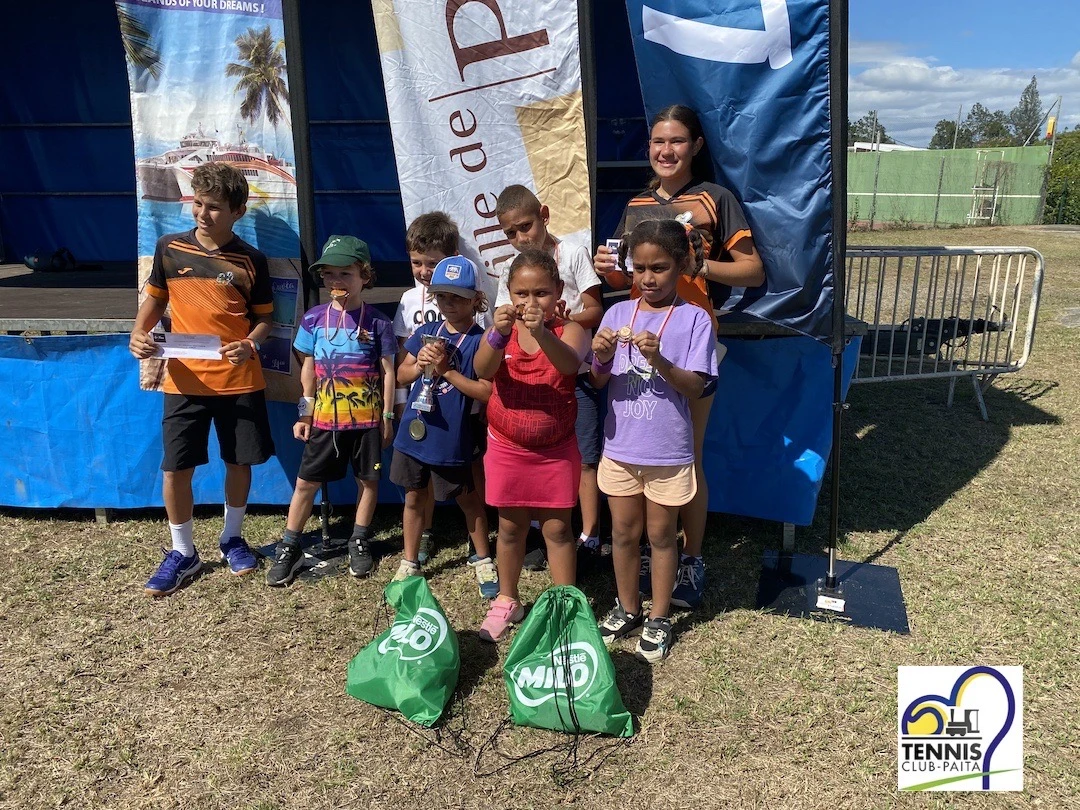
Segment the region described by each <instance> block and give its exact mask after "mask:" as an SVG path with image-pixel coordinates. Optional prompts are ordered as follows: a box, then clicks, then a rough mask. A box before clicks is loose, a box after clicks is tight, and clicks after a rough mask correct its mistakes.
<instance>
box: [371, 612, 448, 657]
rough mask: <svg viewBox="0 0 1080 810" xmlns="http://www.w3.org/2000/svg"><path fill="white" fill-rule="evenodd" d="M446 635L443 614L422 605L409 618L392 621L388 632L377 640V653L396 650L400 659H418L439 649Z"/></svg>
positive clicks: (446, 629) (384, 653) (383, 653)
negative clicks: (380, 639)
mask: <svg viewBox="0 0 1080 810" xmlns="http://www.w3.org/2000/svg"><path fill="white" fill-rule="evenodd" d="M448 635H449V633H448V628H447V626H446V619H445V618H443V615H442V614H441V613H439V611H437V610H432V609H431V608H426V607H422V608H420V609H419V610H418V611H417V612H416V615H415V616H413V617H412V618H411V619H408V620H403V621H395V622H394V626H393V627H391V628H390V634H389V635H388V636H387V637H386V638H384V639H383V640H382V641H380V642H379V654H380V655H386V654H387V653H388V652H392V651H393V650H397V651H398V657H399V658H400V659H401V660H402V661H418V660H420V659H421V658H426V657H427V656H429V655H431V654H432V653H433V652H435V650H437V649H439V647H441V646H442V644H443V642H445V641H446V638H447V636H448Z"/></svg>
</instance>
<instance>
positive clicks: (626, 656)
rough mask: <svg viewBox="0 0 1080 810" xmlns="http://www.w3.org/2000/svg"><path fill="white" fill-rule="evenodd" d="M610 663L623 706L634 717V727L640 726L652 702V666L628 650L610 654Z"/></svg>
mask: <svg viewBox="0 0 1080 810" xmlns="http://www.w3.org/2000/svg"><path fill="white" fill-rule="evenodd" d="M635 643H636V642H635ZM611 662H612V663H613V664H614V665H615V683H616V684H617V685H618V687H619V694H620V695H621V696H622V701H623V705H624V706H625V707H626V710H627V711H628V712H630V714H632V715H633V716H634V721H635V725H636V726H640V722H639V721H640V718H641V716H642V715H643V714H645V711H646V709H648V708H649V703H650V701H652V694H653V668H652V665H651V664H649V663H647V662H646V661H642V660H641V659H640V658H638V657H637V656H636V655H634V653H633V652H631V651H630V650H615V651H614V652H612V653H611Z"/></svg>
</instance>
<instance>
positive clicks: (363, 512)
mask: <svg viewBox="0 0 1080 810" xmlns="http://www.w3.org/2000/svg"><path fill="white" fill-rule="evenodd" d="M311 269H312V270H315V271H316V272H318V273H319V275H320V276H322V282H323V286H324V287H325V288H326V289H327V290H328V291H329V293H330V302H329V303H327V304H319V305H318V306H316V307H313V308H312V309H310V310H308V311H307V313H305V314H304V317H303V319H302V320H301V321H300V328H299V329H298V330H297V331H296V340H295V341H294V342H293V346H294V348H295V349H296V351H297V352H299V353H300V354H301V355H303V357H304V364H303V367H302V368H301V370H300V383H301V385H302V386H303V394H304V395H303V396H302V397H301V398H300V402H299V416H298V419H297V422H296V424H295V425H293V435H294V436H295V437H296V438H297V439H299V440H300V441H302V442H304V456H303V459H302V460H301V462H300V470H299V471H298V472H297V474H296V489H295V490H294V491H293V496H292V501H291V502H290V503H289V516H288V518H287V522H286V524H285V534H284V536H283V537H282V539H281V542H280V543H278V547H277V554H276V555H275V557H274V564H273V565H272V566H271V568H270V571H269V572H268V573H267V575H266V582H267V584H268V585H275V586H282V585H288V584H289V583H290V582H292V580H293V577H294V576H295V575H296V571H297V569H298V568H300V566H301V565H302V563H303V554H302V553H301V551H300V533H301V532H302V531H303V530H304V524H306V523H307V520H308V517H309V516H310V515H311V507H312V505H313V504H314V502H315V493H317V492H318V491H319V487H320V486H321V485H322V484H323V483H326V482H329V481H337V480H338V479H340V478H343V477H344V476H345V472H346V470H347V468H348V466H349V465H350V464H351V465H352V469H353V474H354V475H355V476H356V480H357V484H358V486H359V490H360V494H359V499H358V501H357V505H356V521H355V526H354V528H353V532H352V536H351V537H350V538H349V572H350V573H351V574H352V575H353V576H355V577H362V576H366V575H367V574H369V573H371V568H372V565H373V560H372V556H371V550H370V549H369V548H368V533H369V528H368V527H369V525H370V524H371V519H372V516H373V515H374V513H375V505H376V504H377V502H378V498H379V477H380V475H381V468H382V451H383V448H384V447H388V446H389V445H390V442H391V441H392V440H393V437H394V428H393V424H394V423H393V419H394V414H393V413H392V412H391V410H390V406H391V403H393V401H394V356H395V354H396V353H397V341H396V340H395V339H394V329H393V325H392V324H391V322H390V319H389V318H387V317H386V316H385V315H383V314H382V313H381V312H379V311H378V310H377V309H376V308H375V307H373V306H368V305H367V304H366V303H365V302H364V300H363V299H362V297H361V295H362V293H363V291H364V289H366V288H367V287H370V286H373V284H374V279H375V274H374V272H373V271H372V269H371V253H370V252H369V251H368V246H367V244H366V243H365V242H363V241H362V240H360V239H357V238H356V237H354V236H331V237H330V238H329V239H328V240H327V242H326V245H325V246H324V247H323V253H322V257H321V258H320V259H319V260H318V261H317V262H315V263H314V264H313V265H311Z"/></svg>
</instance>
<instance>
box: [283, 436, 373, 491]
mask: <svg viewBox="0 0 1080 810" xmlns="http://www.w3.org/2000/svg"><path fill="white" fill-rule="evenodd" d="M350 462H352V468H353V475H355V476H356V477H357V478H359V479H360V480H361V481H378V480H379V478H380V477H381V476H382V431H381V430H380V429H379V428H377V427H373V428H364V429H363V430H320V429H319V428H317V427H312V428H311V438H309V439H308V440H307V444H305V445H304V457H303V458H302V459H301V461H300V471H299V472H297V474H296V477H297V478H303V479H304V480H305V481H317V482H318V483H320V484H323V483H327V482H329V481H338V480H340V479H342V478H344V477H345V471H346V468H347V467H348V465H349V463H350Z"/></svg>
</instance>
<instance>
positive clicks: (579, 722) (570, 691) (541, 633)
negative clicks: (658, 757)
mask: <svg viewBox="0 0 1080 810" xmlns="http://www.w3.org/2000/svg"><path fill="white" fill-rule="evenodd" d="M503 680H505V682H506V691H507V693H508V694H509V695H510V716H511V717H512V719H513V721H514V723H515V724H517V725H519V726H532V727H534V728H547V729H552V730H554V731H567V732H571V733H575V734H576V733H579V732H583V731H585V732H599V733H601V734H612V735H614V736H617V737H630V736H632V735H633V733H634V721H633V718H632V717H631V716H630V712H628V711H627V710H626V708H625V707H624V706H623V702H622V698H621V697H620V696H619V689H618V687H617V686H616V685H615V667H614V665H612V663H611V656H610V655H608V651H607V648H606V647H604V641H603V639H601V638H600V630H599V628H598V627H597V626H596V619H595V618H594V617H593V612H592V609H591V608H590V607H589V602H588V600H586V599H585V594H583V593H582V592H581V591H579V590H578V589H577V588H575V587H574V586H572V585H558V586H556V587H554V588H548V589H547V590H546V591H544V592H543V593H542V594H541V595H540V598H539V599H537V600H536V604H535V605H534V606H533V609H532V611H531V612H530V613H529V616H528V618H527V619H525V621H524V622H523V623H522V625H521V627H520V628H519V629H518V631H517V635H515V636H514V641H513V643H512V644H511V645H510V652H509V653H508V654H507V656H506V664H505V665H504V666H503Z"/></svg>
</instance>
